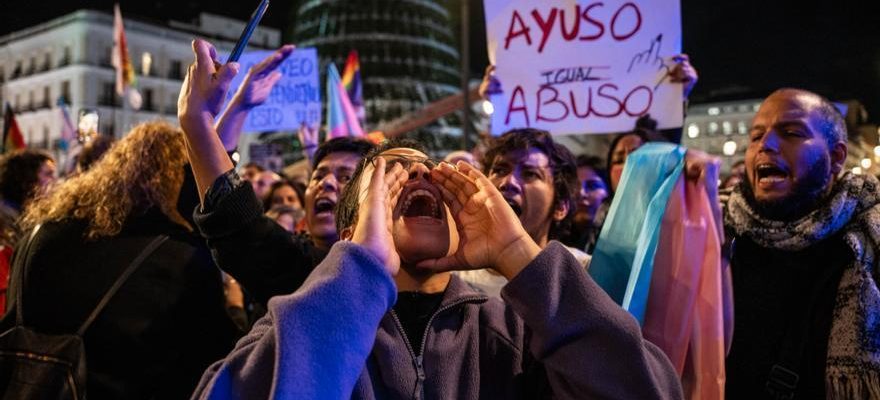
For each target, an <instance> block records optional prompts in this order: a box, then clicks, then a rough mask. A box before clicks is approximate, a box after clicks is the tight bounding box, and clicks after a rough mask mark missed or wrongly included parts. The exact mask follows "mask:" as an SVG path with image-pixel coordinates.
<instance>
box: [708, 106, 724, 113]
mask: <svg viewBox="0 0 880 400" xmlns="http://www.w3.org/2000/svg"><path fill="white" fill-rule="evenodd" d="M708 113H709V115H719V114H721V109H720V108H718V107H709V111H708Z"/></svg>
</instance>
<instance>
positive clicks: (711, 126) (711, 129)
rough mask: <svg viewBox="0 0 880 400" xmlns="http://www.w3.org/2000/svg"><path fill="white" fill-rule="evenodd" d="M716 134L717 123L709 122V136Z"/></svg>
mask: <svg viewBox="0 0 880 400" xmlns="http://www.w3.org/2000/svg"><path fill="white" fill-rule="evenodd" d="M716 133H718V123H717V122H710V123H709V134H710V135H714V134H716Z"/></svg>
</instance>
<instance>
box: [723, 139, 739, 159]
mask: <svg viewBox="0 0 880 400" xmlns="http://www.w3.org/2000/svg"><path fill="white" fill-rule="evenodd" d="M721 152H722V153H724V155H725V156H732V155H734V154H736V142H734V141H733V140H728V141H726V142H724V146H723V147H722V149H721Z"/></svg>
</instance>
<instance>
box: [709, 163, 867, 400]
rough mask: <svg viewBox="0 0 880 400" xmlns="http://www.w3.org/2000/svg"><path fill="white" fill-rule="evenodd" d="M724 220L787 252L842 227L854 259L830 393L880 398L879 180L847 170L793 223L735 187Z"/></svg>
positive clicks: (842, 286)
mask: <svg viewBox="0 0 880 400" xmlns="http://www.w3.org/2000/svg"><path fill="white" fill-rule="evenodd" d="M724 222H725V225H726V226H727V227H728V228H729V229H732V230H733V232H734V233H735V235H736V236H748V237H749V238H750V239H752V240H754V241H755V243H757V244H758V245H760V246H763V247H766V248H773V249H778V250H783V251H799V250H803V249H804V248H807V247H809V246H811V245H813V244H815V243H818V242H820V241H821V240H823V239H825V238H828V237H829V236H831V235H834V234H836V233H838V232H841V230H842V236H843V240H844V241H845V242H846V244H847V246H848V247H849V248H850V249H851V250H852V252H853V255H854V257H853V260H854V261H853V263H852V265H849V266H848V267H846V269H845V270H844V271H843V275H842V277H841V279H840V283H839V284H838V288H837V296H836V304H835V307H834V314H833V322H832V325H831V334H830V336H829V338H828V355H827V361H826V367H825V380H826V382H825V387H826V390H827V397H828V398H830V399H865V398H871V399H880V290H878V287H877V281H878V277H880V274H878V271H877V268H876V266H877V262H878V259H877V257H878V256H880V182H878V181H877V179H876V178H874V177H873V176H870V175H855V174H852V173H846V174H845V175H843V176H842V177H841V178H840V179H838V181H837V182H836V183H835V185H834V188H833V189H832V193H831V194H830V196H829V199H828V200H827V201H826V202H825V203H823V205H822V206H820V207H819V208H818V209H816V210H814V211H813V212H811V213H810V214H808V215H806V216H804V217H803V218H801V219H799V220H797V221H793V222H781V221H773V220H768V219H765V218H763V217H761V216H760V215H758V214H757V213H756V212H755V211H754V210H753V209H752V208H751V206H750V205H749V203H748V202H747V201H746V199H745V197H743V194H742V192H741V191H740V190H738V189H737V190H735V191H734V192H733V193H732V194H731V196H730V200H729V202H728V204H727V212H726V213H725V216H724ZM734 290H736V288H734Z"/></svg>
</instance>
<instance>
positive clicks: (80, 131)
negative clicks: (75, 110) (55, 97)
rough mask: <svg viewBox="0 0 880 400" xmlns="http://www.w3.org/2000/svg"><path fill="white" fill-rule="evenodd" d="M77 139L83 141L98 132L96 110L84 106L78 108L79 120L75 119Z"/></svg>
mask: <svg viewBox="0 0 880 400" xmlns="http://www.w3.org/2000/svg"><path fill="white" fill-rule="evenodd" d="M76 126H77V139H78V140H79V141H80V142H85V141H86V140H88V139H89V138H90V137H92V136H93V135H95V134H97V133H98V110H95V109H91V108H84V109H82V110H79V120H78V121H77V125H76Z"/></svg>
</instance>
